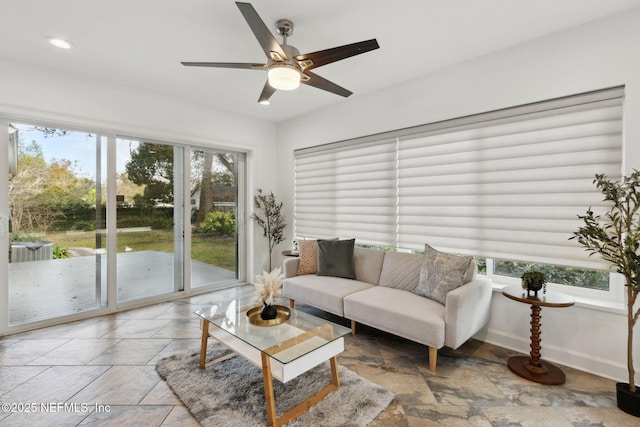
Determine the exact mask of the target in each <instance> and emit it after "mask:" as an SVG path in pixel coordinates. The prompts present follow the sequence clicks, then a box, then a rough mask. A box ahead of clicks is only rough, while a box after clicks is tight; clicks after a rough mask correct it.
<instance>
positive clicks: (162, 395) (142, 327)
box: [0, 286, 640, 427]
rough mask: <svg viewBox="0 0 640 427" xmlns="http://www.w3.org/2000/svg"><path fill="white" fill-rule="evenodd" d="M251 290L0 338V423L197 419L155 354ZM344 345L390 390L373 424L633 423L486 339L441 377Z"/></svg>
mask: <svg viewBox="0 0 640 427" xmlns="http://www.w3.org/2000/svg"><path fill="white" fill-rule="evenodd" d="M251 292H252V288H251V287H247V286H245V287H240V288H233V289H227V290H224V291H217V292H212V293H209V294H205V295H201V296H197V297H192V298H188V299H184V300H181V301H174V302H168V303H161V304H156V305H152V306H149V307H144V308H140V309H135V310H130V311H127V312H123V313H118V314H113V315H109V316H103V317H99V318H95V319H90V320H83V321H78V322H73V323H69V324H65V325H59V326H54V327H50V328H46V329H40V330H37V331H32V332H29V333H23V334H19V335H12V336H8V337H3V338H0V403H2V404H10V405H11V404H12V405H13V407H12V408H11V409H13V410H20V412H19V413H18V412H14V413H12V412H2V411H0V425H2V426H26V425H28V426H30V427H36V426H53V425H56V426H75V425H92V426H98V425H121V426H122V425H132V426H197V425H198V423H197V422H196V421H195V420H194V419H193V418H192V417H191V416H190V414H189V412H188V411H187V410H186V409H185V407H184V406H183V405H182V404H181V402H180V401H179V400H178V398H177V397H176V396H175V395H174V394H173V392H172V391H171V390H170V389H169V388H168V387H167V386H166V384H165V383H164V382H163V381H162V380H160V378H159V376H158V374H157V373H156V371H155V364H156V361H157V360H159V359H160V358H162V357H164V356H167V355H170V354H173V353H175V352H178V351H182V350H185V349H188V348H198V346H199V336H200V329H199V325H198V320H197V319H196V317H195V315H193V311H194V310H195V309H197V308H199V307H202V306H205V305H207V304H208V303H212V302H215V301H221V300H224V299H228V298H232V297H238V296H248V295H250V294H251ZM298 308H301V309H304V310H306V311H309V312H311V313H313V314H316V315H319V316H327V317H328V318H331V320H334V321H336V320H337V321H339V322H344V319H336V318H335V316H331V315H325V314H324V313H323V312H319V311H318V310H315V309H313V308H311V307H304V306H301V307H298ZM345 324H346V323H345ZM345 346H346V350H345V352H344V353H343V355H342V356H341V357H340V359H339V360H340V363H341V364H342V365H345V366H346V367H348V368H350V369H352V370H353V371H355V372H357V373H358V374H359V375H361V376H363V377H366V378H368V379H370V380H371V381H374V382H376V383H378V384H381V385H382V386H384V387H386V388H387V389H389V390H391V391H392V392H394V393H395V394H396V397H395V399H394V401H393V402H392V403H391V405H390V406H389V407H388V408H387V409H386V410H385V411H384V412H383V413H381V414H380V415H379V416H378V418H377V419H376V420H375V421H374V422H373V424H372V427H383V426H384V427H387V426H430V425H446V426H467V425H474V426H554V427H556V426H634V425H635V426H638V425H640V420H638V418H635V417H631V416H629V415H627V414H624V413H623V412H621V411H619V410H618V409H617V408H616V407H615V392H614V390H615V386H614V382H613V381H610V380H607V379H603V378H600V377H596V376H593V375H590V374H586V373H583V372H580V371H576V370H574V369H569V368H563V369H564V371H565V372H566V374H567V382H566V384H564V385H562V386H543V385H539V384H535V383H531V382H528V381H526V380H523V379H520V378H519V377H516V376H514V375H513V374H512V373H511V372H510V371H509V370H508V368H507V367H506V364H505V360H506V359H507V357H508V356H510V355H512V354H514V353H513V352H510V351H508V350H505V349H503V348H500V347H496V346H493V345H489V344H484V343H480V342H477V341H473V340H472V341H470V342H468V343H467V344H465V345H464V346H463V347H461V348H460V349H458V350H457V351H450V350H449V351H446V349H445V350H442V351H441V352H440V356H439V360H438V372H437V374H433V373H431V372H430V371H429V369H428V359H427V349H426V348H425V347H424V346H421V345H418V344H415V343H412V342H409V341H406V340H403V339H400V338H397V337H394V336H391V335H388V334H385V333H381V332H379V331H375V330H372V329H370V328H366V327H360V329H359V333H358V334H357V335H356V336H355V337H347V339H346V345H345ZM4 409H5V406H3V410H4ZM29 410H30V411H31V412H27V411H29Z"/></svg>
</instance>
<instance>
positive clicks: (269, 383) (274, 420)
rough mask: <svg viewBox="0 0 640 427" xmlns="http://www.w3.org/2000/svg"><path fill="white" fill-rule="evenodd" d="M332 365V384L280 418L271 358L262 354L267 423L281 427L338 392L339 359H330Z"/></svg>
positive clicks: (274, 426) (273, 426)
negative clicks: (277, 410) (274, 392)
mask: <svg viewBox="0 0 640 427" xmlns="http://www.w3.org/2000/svg"><path fill="white" fill-rule="evenodd" d="M329 362H330V364H331V384H329V385H328V386H326V387H325V388H323V389H322V390H320V391H319V392H317V393H316V394H314V395H313V396H311V397H310V398H308V399H307V400H305V401H304V402H300V403H298V404H297V405H296V406H294V407H293V408H291V409H290V410H289V411H287V412H286V413H284V414H282V415H281V416H280V417H278V416H277V414H276V400H275V396H274V394H273V377H272V376H271V362H270V361H269V356H267V355H266V354H264V353H263V354H262V376H263V378H264V395H265V400H266V403H267V422H268V424H269V425H270V426H272V427H280V426H282V425H284V424H287V423H288V422H289V421H291V420H293V419H295V418H298V417H299V416H300V415H302V414H304V413H305V412H307V411H308V410H309V409H310V408H311V407H312V406H313V405H316V404H317V403H319V402H320V401H321V400H322V399H324V398H325V397H326V396H327V395H328V394H329V393H331V392H333V391H336V390H337V389H338V388H339V387H340V377H339V376H338V359H337V358H336V357H332V358H331V359H329Z"/></svg>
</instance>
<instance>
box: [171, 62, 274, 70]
mask: <svg viewBox="0 0 640 427" xmlns="http://www.w3.org/2000/svg"><path fill="white" fill-rule="evenodd" d="M181 64H182V65H184V66H186V67H215V68H242V69H247V70H264V69H265V67H266V66H267V64H249V63H244V62H181Z"/></svg>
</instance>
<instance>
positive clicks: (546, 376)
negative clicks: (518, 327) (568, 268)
mask: <svg viewBox="0 0 640 427" xmlns="http://www.w3.org/2000/svg"><path fill="white" fill-rule="evenodd" d="M502 295H504V296H505V297H507V298H510V299H512V300H514V301H518V302H521V303H524V304H529V305H531V353H530V357H526V356H513V357H510V358H509V360H507V366H509V369H511V371H512V372H513V373H515V374H516V375H519V376H521V377H522V378H525V379H527V380H530V381H535V382H537V383H540V384H546V385H559V384H564V382H565V375H564V372H562V370H560V368H558V367H557V366H555V365H553V364H551V363H549V362H545V361H542V360H540V349H541V348H542V347H541V345H540V341H541V338H540V318H541V315H540V312H541V311H542V307H570V306H572V305H573V304H574V301H573V299H572V298H571V297H570V296H568V295H565V294H563V293H561V292H554V291H549V290H548V291H547V292H546V293H543V292H542V291H538V295H537V296H535V295H533V294H532V295H528V293H527V291H526V290H524V289H522V287H521V286H507V287H505V288H503V289H502Z"/></svg>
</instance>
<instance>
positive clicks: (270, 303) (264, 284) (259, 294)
mask: <svg viewBox="0 0 640 427" xmlns="http://www.w3.org/2000/svg"><path fill="white" fill-rule="evenodd" d="M282 279H283V276H282V268H280V267H278V268H276V269H275V270H273V271H271V272H269V273H267V272H266V271H263V272H262V274H260V275H258V276H256V283H255V285H254V286H255V291H254V292H253V297H254V298H255V299H256V301H257V302H258V303H262V310H261V311H260V317H261V318H262V319H263V320H270V319H275V318H276V316H277V315H278V310H277V309H276V307H275V302H276V297H278V296H279V295H280V294H281V293H282Z"/></svg>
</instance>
